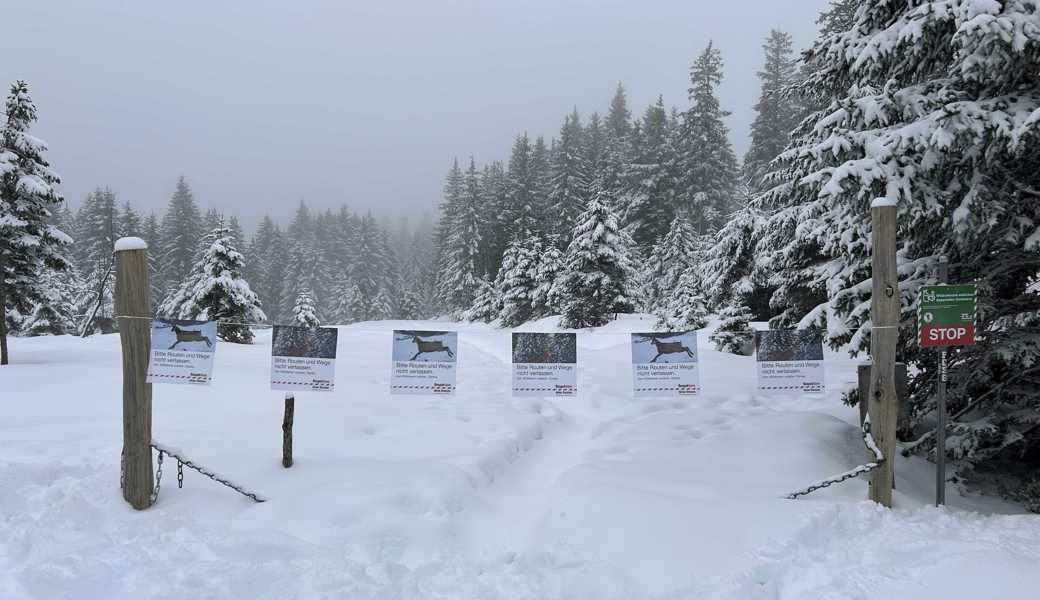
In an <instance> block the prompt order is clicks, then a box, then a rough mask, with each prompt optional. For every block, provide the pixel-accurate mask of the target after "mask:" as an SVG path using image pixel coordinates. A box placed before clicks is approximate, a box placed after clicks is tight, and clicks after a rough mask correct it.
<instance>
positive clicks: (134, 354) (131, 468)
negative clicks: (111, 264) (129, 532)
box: [115, 238, 155, 510]
mask: <svg viewBox="0 0 1040 600" xmlns="http://www.w3.org/2000/svg"><path fill="white" fill-rule="evenodd" d="M115 255H116V263H117V265H118V266H117V270H116V297H115V301H116V314H117V315H121V316H130V317H145V318H143V319H119V342H120V344H121V345H122V348H123V459H122V461H123V464H122V469H123V498H124V499H125V500H126V501H127V502H129V503H130V505H131V506H133V507H134V508H136V509H137V510H142V509H145V508H148V507H149V506H151V504H152V489H153V487H154V485H155V482H154V479H153V478H154V473H153V472H152V384H150V383H145V377H146V376H147V374H148V354H149V352H150V351H151V344H152V340H151V330H152V327H151V325H152V323H151V320H150V319H151V316H152V309H151V297H150V296H151V288H150V287H149V286H148V246H147V245H146V244H145V243H144V241H142V240H140V239H138V238H123V239H121V240H119V241H118V242H117V243H116V249H115Z"/></svg>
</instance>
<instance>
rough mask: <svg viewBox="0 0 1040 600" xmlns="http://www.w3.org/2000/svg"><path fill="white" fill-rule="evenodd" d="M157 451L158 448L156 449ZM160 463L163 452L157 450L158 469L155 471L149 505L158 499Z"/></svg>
mask: <svg viewBox="0 0 1040 600" xmlns="http://www.w3.org/2000/svg"><path fill="white" fill-rule="evenodd" d="M153 448H154V446H153ZM156 449H157V450H158V448H156ZM162 461H163V451H162V450H159V468H158V469H156V471H155V489H154V490H152V501H151V504H155V501H156V499H158V498H159V486H160V485H162Z"/></svg>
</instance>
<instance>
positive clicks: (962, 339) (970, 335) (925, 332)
mask: <svg viewBox="0 0 1040 600" xmlns="http://www.w3.org/2000/svg"><path fill="white" fill-rule="evenodd" d="M974 343H975V326H974V325H921V346H922V347H924V348H939V347H942V346H970V345H972V344H974Z"/></svg>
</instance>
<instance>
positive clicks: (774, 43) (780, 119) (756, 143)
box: [744, 29, 802, 192]
mask: <svg viewBox="0 0 1040 600" xmlns="http://www.w3.org/2000/svg"><path fill="white" fill-rule="evenodd" d="M762 49H763V50H764V51H765V55H766V62H765V65H764V66H763V67H762V70H761V71H759V72H758V78H759V79H760V80H761V81H762V91H761V93H760V95H759V97H758V103H757V104H755V120H754V122H753V123H752V124H751V147H750V148H748V151H747V154H745V155H744V178H745V179H746V180H747V182H748V185H749V186H750V187H751V190H752V191H753V192H756V191H761V190H762V188H763V181H762V178H763V177H764V176H765V173H766V169H767V167H768V165H769V163H770V162H771V161H772V160H773V159H774V158H776V157H777V156H779V155H780V153H781V152H782V151H783V150H784V148H785V147H786V146H787V144H788V142H789V141H790V139H791V138H790V134H791V131H792V130H793V129H794V128H795V126H797V125H798V122H799V121H800V120H801V113H802V110H801V106H800V104H799V103H798V102H796V98H795V97H792V96H791V95H790V94H787V93H786V92H787V91H788V89H789V88H790V87H791V86H793V85H794V84H795V83H796V82H797V78H798V72H797V60H796V59H795V58H794V56H793V54H794V44H793V42H792V40H791V35H790V34H788V33H786V32H783V31H780V30H779V29H773V30H772V31H770V32H769V37H768V38H766V43H765V44H764V45H763V46H762Z"/></svg>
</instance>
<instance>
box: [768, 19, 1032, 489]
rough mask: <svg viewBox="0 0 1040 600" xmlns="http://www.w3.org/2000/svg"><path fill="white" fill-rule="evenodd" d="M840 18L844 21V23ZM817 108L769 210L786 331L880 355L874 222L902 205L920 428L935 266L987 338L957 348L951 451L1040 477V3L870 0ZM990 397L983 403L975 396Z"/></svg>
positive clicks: (821, 64)
mask: <svg viewBox="0 0 1040 600" xmlns="http://www.w3.org/2000/svg"><path fill="white" fill-rule="evenodd" d="M839 21H840V20H839ZM805 62H806V64H807V65H809V73H808V76H807V79H806V81H805V83H804V84H802V89H803V92H804V95H805V96H806V97H807V98H808V101H807V105H809V106H820V107H822V108H821V109H820V110H818V111H816V112H814V113H813V114H812V115H810V116H809V118H808V119H807V120H806V121H804V122H803V124H802V125H801V126H799V128H798V129H797V130H796V132H795V134H794V137H793V141H792V144H791V146H790V148H789V149H788V150H787V151H785V152H784V153H783V154H782V155H781V157H780V159H779V160H780V163H779V165H778V168H777V170H776V172H775V173H774V175H773V176H774V178H775V179H776V180H777V181H778V184H777V186H776V187H775V188H773V189H772V190H770V191H769V192H768V193H767V194H766V196H765V197H764V198H763V202H762V204H763V205H764V206H765V207H767V208H770V209H772V210H774V212H773V214H772V215H771V216H770V219H769V221H768V222H767V225H766V227H765V231H764V235H763V238H762V241H761V242H759V249H760V251H759V254H760V255H762V256H763V257H764V260H763V261H762V263H761V265H760V268H763V269H766V270H772V271H773V272H774V273H775V277H774V279H773V283H774V284H775V285H776V286H777V291H776V293H774V294H773V304H774V307H775V308H776V309H777V310H778V311H780V312H779V316H778V317H776V318H774V319H773V324H774V326H776V327H792V326H800V327H810V326H817V327H820V328H823V329H825V330H826V331H827V334H828V341H829V342H830V343H831V344H832V345H833V346H835V347H838V346H843V345H845V344H850V345H851V347H852V348H853V349H860V350H865V349H866V348H867V345H868V343H869V337H870V336H869V332H870V322H869V306H870V297H869V295H870V290H871V287H870V285H869V284H864V282H865V281H866V280H867V279H868V278H869V277H870V249H871V244H870V239H871V238H870V233H871V225H870V213H869V206H870V204H871V201H872V200H873V199H874V198H877V197H885V198H887V199H890V200H894V201H896V202H897V203H898V207H899V221H898V227H899V229H898V237H899V254H898V262H899V274H900V290H901V292H902V294H903V302H902V305H903V320H902V323H901V331H902V335H901V338H900V340H901V348H900V355H901V356H902V357H903V358H904V359H905V360H907V361H908V362H910V363H912V364H913V365H914V367H916V368H915V369H911V371H912V372H915V373H918V374H917V375H916V376H914V377H913V380H912V382H911V385H910V391H911V411H912V414H913V415H914V420H915V422H916V423H918V424H919V425H920V426H927V423H928V421H929V420H931V418H932V417H931V414H930V413H931V409H932V407H933V404H932V402H933V398H934V393H935V386H934V383H933V382H934V380H935V371H936V365H935V362H936V361H935V360H934V353H930V352H929V353H926V352H924V351H922V350H921V349H920V348H918V346H917V342H916V339H915V336H914V333H913V332H914V330H915V327H914V326H915V323H914V315H915V305H916V302H917V297H918V290H919V289H920V286H921V285H923V284H927V283H931V282H934V273H935V265H936V262H937V258H938V256H939V255H945V256H947V257H949V260H950V264H951V268H950V279H951V281H954V282H969V281H974V282H976V283H977V285H978V290H979V305H980V308H981V310H980V312H979V315H978V317H979V321H978V324H977V331H978V335H977V340H978V343H976V344H975V345H973V346H968V347H965V348H962V349H960V350H959V351H958V352H955V353H951V360H950V364H949V370H950V373H951V375H950V387H949V392H948V393H949V405H950V409H951V412H954V413H956V412H958V411H961V410H964V409H965V408H967V407H972V408H973V410H971V411H969V413H968V414H970V421H965V422H954V423H952V424H951V432H950V435H949V437H948V438H947V439H948V442H949V446H948V447H947V448H946V449H944V450H945V451H947V452H949V453H951V454H952V455H953V457H954V458H955V459H956V463H957V466H958V468H960V469H961V470H962V473H965V472H967V471H969V470H971V469H972V468H974V467H983V466H985V469H986V470H987V471H988V472H989V473H990V474H993V473H1003V474H1005V475H1008V476H1010V475H1019V474H1020V473H1021V472H1022V470H1023V469H1026V468H1032V469H1034V470H1035V469H1037V468H1038V464H1037V463H1036V461H1033V462H1032V463H1031V464H1030V465H1024V464H1023V462H1022V460H1021V458H1022V457H1023V456H1037V455H1040V454H1038V453H1037V449H1040V430H1038V427H1037V425H1038V423H1040V418H1038V417H1037V414H1038V413H1037V395H1036V390H1037V389H1040V369H1038V368H1037V367H1036V365H1037V364H1040V318H1038V315H1040V295H1037V294H1036V292H1035V291H1034V290H1033V289H1032V288H1031V287H1030V286H1031V285H1034V284H1033V282H1035V280H1036V273H1037V268H1038V266H1040V247H1038V246H1040V244H1038V242H1040V202H1038V201H1037V198H1038V195H1037V191H1036V190H1038V189H1040V171H1038V170H1037V169H1036V164H1037V161H1038V160H1040V131H1038V130H1040V26H1038V24H1037V6H1036V3H1035V2H1033V1H1027V0H1010V1H1007V2H978V1H969V0H953V1H951V2H943V3H939V2H881V1H877V0H873V1H864V2H862V3H861V4H860V5H859V8H858V9H857V10H856V11H855V12H854V13H853V16H852V17H851V24H850V25H848V26H847V27H845V28H844V29H842V28H841V27H836V28H835V29H834V30H833V31H832V32H830V33H826V34H823V35H821V37H820V38H819V39H818V40H817V42H816V44H815V45H814V46H813V48H812V49H811V50H810V51H809V52H808V53H807V54H806V55H805ZM982 398H985V402H982V401H981V399H982Z"/></svg>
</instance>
